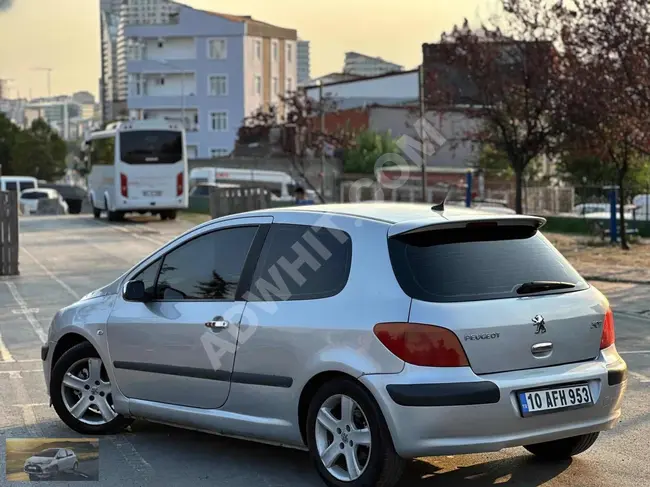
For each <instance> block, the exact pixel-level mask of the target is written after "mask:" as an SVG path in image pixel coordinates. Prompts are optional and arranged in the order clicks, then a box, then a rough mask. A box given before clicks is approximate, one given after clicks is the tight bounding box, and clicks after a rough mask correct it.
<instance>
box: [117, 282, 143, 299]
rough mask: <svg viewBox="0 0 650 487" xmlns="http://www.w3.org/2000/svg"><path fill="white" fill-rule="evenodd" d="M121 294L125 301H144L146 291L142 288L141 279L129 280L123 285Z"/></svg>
mask: <svg viewBox="0 0 650 487" xmlns="http://www.w3.org/2000/svg"><path fill="white" fill-rule="evenodd" d="M122 296H123V297H124V299H125V300H127V301H135V302H136V303H144V302H145V301H147V292H146V291H145V288H144V282H142V281H129V282H127V283H126V285H125V286H124V292H123V293H122Z"/></svg>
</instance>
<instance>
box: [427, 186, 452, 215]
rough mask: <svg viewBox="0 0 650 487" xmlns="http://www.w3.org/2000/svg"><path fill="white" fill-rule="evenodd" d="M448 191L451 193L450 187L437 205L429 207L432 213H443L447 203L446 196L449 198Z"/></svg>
mask: <svg viewBox="0 0 650 487" xmlns="http://www.w3.org/2000/svg"><path fill="white" fill-rule="evenodd" d="M450 191H451V186H449V187H448V188H447V192H446V193H445V197H444V199H443V200H442V201H441V202H440V203H438V204H437V205H433V206H432V207H431V209H432V210H433V211H440V212H442V211H445V203H446V202H447V196H449V192H450Z"/></svg>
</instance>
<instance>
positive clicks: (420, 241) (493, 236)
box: [388, 225, 589, 302]
mask: <svg viewBox="0 0 650 487" xmlns="http://www.w3.org/2000/svg"><path fill="white" fill-rule="evenodd" d="M388 247H389V252H390V259H391V264H392V266H393V270H394V272H395V276H396V278H397V280H398V282H399V284H400V286H401V287H402V289H403V290H404V292H405V293H406V294H407V295H409V296H410V297H412V298H414V299H418V300H421V301H431V302H459V301H479V300H484V299H500V298H511V297H521V295H519V294H517V292H516V290H517V288H518V287H519V286H521V285H522V284H524V283H527V282H532V281H560V282H567V283H571V284H575V287H574V288H568V289H561V290H553V291H548V292H552V293H559V292H570V291H576V290H581V289H586V288H588V287H589V286H588V284H587V283H585V282H584V280H583V279H582V278H581V277H580V275H579V274H578V273H577V272H576V271H575V270H574V269H573V267H571V265H570V264H569V263H568V262H567V261H566V259H565V258H564V257H563V256H562V254H560V253H559V252H558V251H557V250H556V249H555V247H553V245H552V244H551V243H550V242H549V241H548V240H547V239H546V238H545V237H544V236H543V235H542V234H541V233H539V232H538V231H537V230H536V229H535V228H533V227H530V226H521V225H519V226H494V227H491V226H486V227H476V228H461V229H447V230H432V231H424V232H418V233H412V234H408V235H403V236H397V237H393V238H390V239H389V241H388Z"/></svg>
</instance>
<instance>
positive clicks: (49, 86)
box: [33, 68, 54, 97]
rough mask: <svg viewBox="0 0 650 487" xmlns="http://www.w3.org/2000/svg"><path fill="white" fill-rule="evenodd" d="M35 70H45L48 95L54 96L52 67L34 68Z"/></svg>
mask: <svg viewBox="0 0 650 487" xmlns="http://www.w3.org/2000/svg"><path fill="white" fill-rule="evenodd" d="M33 71H45V72H46V73H47V96H48V97H51V96H52V71H54V70H53V69H52V68H33Z"/></svg>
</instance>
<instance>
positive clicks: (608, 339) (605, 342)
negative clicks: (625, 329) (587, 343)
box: [600, 308, 616, 350]
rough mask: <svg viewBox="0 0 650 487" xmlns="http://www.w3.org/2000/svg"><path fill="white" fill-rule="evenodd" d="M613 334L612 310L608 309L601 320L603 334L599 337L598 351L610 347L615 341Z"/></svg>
mask: <svg viewBox="0 0 650 487" xmlns="http://www.w3.org/2000/svg"><path fill="white" fill-rule="evenodd" d="M615 335H616V334H615V333H614V313H613V312H612V308H608V309H607V312H606V313H605V319H604V320H603V334H602V335H601V337H600V349H601V350H602V349H604V348H607V347H611V346H612V345H614V342H615V341H616V336H615Z"/></svg>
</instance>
